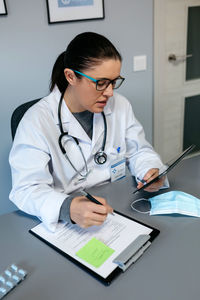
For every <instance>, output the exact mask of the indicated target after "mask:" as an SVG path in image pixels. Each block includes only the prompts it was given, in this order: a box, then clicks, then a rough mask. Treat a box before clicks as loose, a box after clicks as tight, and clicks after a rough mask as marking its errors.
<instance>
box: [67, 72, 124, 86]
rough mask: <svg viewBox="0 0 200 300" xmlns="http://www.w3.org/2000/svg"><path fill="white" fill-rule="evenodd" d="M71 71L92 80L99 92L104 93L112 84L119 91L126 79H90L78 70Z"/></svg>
mask: <svg viewBox="0 0 200 300" xmlns="http://www.w3.org/2000/svg"><path fill="white" fill-rule="evenodd" d="M71 70H72V71H74V72H75V73H77V74H80V75H81V76H84V77H86V78H88V79H90V80H92V81H93V82H95V83H96V90H97V91H103V90H105V89H107V87H108V86H109V85H110V84H112V88H113V89H118V88H119V87H120V86H121V85H122V83H123V81H124V80H125V78H123V77H121V76H119V77H117V78H115V79H113V80H110V79H107V78H101V79H94V78H92V77H90V76H88V75H86V74H83V73H81V72H79V71H76V70H73V69H71Z"/></svg>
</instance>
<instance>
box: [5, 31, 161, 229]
mask: <svg viewBox="0 0 200 300" xmlns="http://www.w3.org/2000/svg"><path fill="white" fill-rule="evenodd" d="M121 60H122V59H121V56H120V54H119V52H118V51H117V50H116V48H115V47H114V46H113V44H112V43H111V42H110V41H109V40H108V39H107V38H105V37H104V36H102V35H99V34H96V33H92V32H85V33H82V34H79V35H78V36H76V37H75V38H74V39H73V40H72V41H71V42H70V44H69V45H68V47H67V49H66V51H65V52H63V53H61V54H60V55H59V57H58V58H57V60H56V62H55V65H54V67H53V71H52V78H51V88H50V90H51V93H50V94H49V96H47V97H45V98H43V99H41V100H40V101H39V102H37V103H36V104H35V105H33V106H32V107H31V108H30V109H29V110H28V111H27V112H26V113H25V115H24V117H23V119H22V120H21V122H20V124H19V126H18V129H17V132H16V135H15V139H14V142H13V147H12V149H11V153H10V165H11V170H12V179H13V187H12V191H11V193H10V199H11V201H13V202H14V203H15V204H16V205H17V206H18V207H19V208H20V209H21V210H23V211H25V212H27V213H29V214H32V215H35V216H37V217H38V218H40V219H41V220H42V221H43V222H44V224H45V225H46V226H47V227H48V228H49V229H50V230H54V228H55V226H56V224H57V222H58V221H59V220H63V221H68V222H74V223H77V224H78V225H79V226H81V227H89V226H92V225H100V224H102V223H103V222H104V220H105V219H106V216H107V214H108V213H110V212H112V208H111V207H110V206H109V205H108V204H107V202H106V199H103V198H100V197H96V199H97V200H98V201H99V202H101V203H102V205H98V204H96V203H93V202H91V201H89V200H88V199H87V198H86V197H84V196H82V195H81V193H80V190H82V189H85V188H89V187H91V186H94V185H97V184H100V183H103V182H106V181H109V180H110V178H111V166H112V165H113V163H114V162H115V161H116V159H118V158H119V155H120V157H121V159H125V162H126V165H127V166H128V167H129V170H130V171H131V173H132V175H134V176H135V177H136V178H140V179H143V180H145V181H147V182H148V181H149V178H150V177H151V179H153V178H154V177H155V176H157V175H158V173H159V169H160V168H161V167H162V166H163V164H162V162H161V160H160V158H159V156H158V155H157V154H156V153H155V152H154V150H153V149H152V147H151V146H150V144H149V143H148V142H147V141H146V140H145V136H144V132H143V129H142V126H141V125H140V124H139V122H138V121H137V120H136V118H135V116H134V114H133V111H132V107H131V105H130V103H129V102H128V100H127V99H126V98H125V97H123V96H122V95H120V94H118V93H115V92H114V90H115V89H117V88H119V87H120V85H121V84H122V83H123V81H124V78H123V77H122V76H121V75H120V70H121ZM141 185H142V183H141V182H139V183H138V187H141ZM162 185H163V180H160V181H158V182H156V183H154V184H152V185H151V186H150V187H149V188H148V190H149V191H155V190H158V189H159V188H160V187H161V186H162Z"/></svg>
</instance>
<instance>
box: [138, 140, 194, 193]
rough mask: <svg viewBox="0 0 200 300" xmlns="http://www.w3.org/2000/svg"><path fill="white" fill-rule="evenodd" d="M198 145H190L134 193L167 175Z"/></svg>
mask: <svg viewBox="0 0 200 300" xmlns="http://www.w3.org/2000/svg"><path fill="white" fill-rule="evenodd" d="M195 147H196V146H195V145H191V146H190V147H188V148H187V149H186V150H184V151H183V152H182V153H181V155H180V156H179V157H178V158H177V159H176V160H175V161H174V162H173V163H172V164H170V165H168V164H166V165H168V167H167V169H166V170H165V171H164V172H162V173H161V174H159V175H158V176H157V177H155V178H154V179H152V180H151V181H149V182H148V183H144V185H143V186H142V187H141V188H139V189H136V190H135V191H134V192H133V194H135V193H137V192H139V191H141V190H143V189H146V188H147V187H148V186H150V185H151V184H152V183H154V182H156V181H158V180H159V179H160V178H161V177H163V176H165V175H166V174H167V173H169V171H171V170H172V169H173V168H174V167H175V166H176V165H177V164H178V163H179V162H180V161H181V160H182V159H183V158H184V157H185V156H186V155H187V154H188V153H189V152H191V151H192V150H193V149H194V148H195Z"/></svg>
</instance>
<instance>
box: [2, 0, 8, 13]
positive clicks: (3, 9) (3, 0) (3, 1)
mask: <svg viewBox="0 0 200 300" xmlns="http://www.w3.org/2000/svg"><path fill="white" fill-rule="evenodd" d="M7 14H8V12H7V7H6V1H5V0H0V16H3V15H4V16H5V15H7Z"/></svg>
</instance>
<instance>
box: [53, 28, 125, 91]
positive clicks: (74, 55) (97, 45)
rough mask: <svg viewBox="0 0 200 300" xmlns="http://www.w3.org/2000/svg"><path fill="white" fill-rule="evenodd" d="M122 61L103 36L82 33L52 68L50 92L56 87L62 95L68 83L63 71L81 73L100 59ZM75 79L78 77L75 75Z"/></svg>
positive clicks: (99, 61) (113, 47)
mask: <svg viewBox="0 0 200 300" xmlns="http://www.w3.org/2000/svg"><path fill="white" fill-rule="evenodd" d="M109 58H111V59H116V60H120V61H121V60H122V58H121V55H120V53H119V52H118V51H117V49H116V48H115V46H114V45H113V44H112V43H111V42H110V41H109V40H108V39H107V38H106V37H104V36H103V35H100V34H97V33H94V32H84V33H81V34H79V35H77V36H76V37H75V38H74V39H73V40H72V41H71V42H70V44H69V45H68V47H67V49H66V51H64V52H62V53H61V54H60V55H59V56H58V57H57V59H56V62H55V64H54V66H53V70H52V75H51V83H50V91H52V90H53V88H54V86H55V85H57V86H58V88H59V90H60V92H61V93H63V92H64V91H65V90H66V88H67V86H68V82H67V80H66V78H65V76H64V69H65V68H70V69H74V70H77V71H83V70H84V69H88V68H90V67H91V66H93V65H96V64H99V63H101V60H102V59H109ZM76 76H77V77H79V76H80V75H78V74H76Z"/></svg>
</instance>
